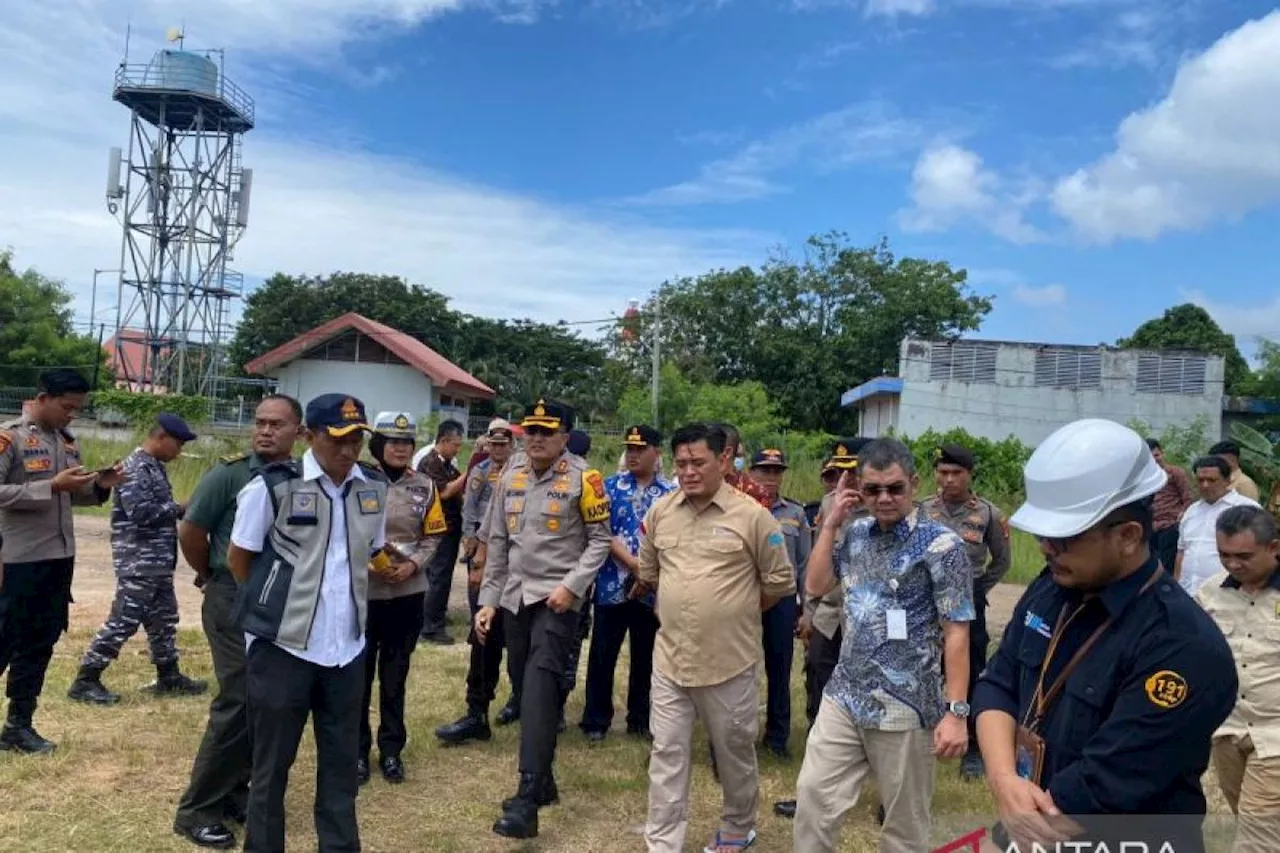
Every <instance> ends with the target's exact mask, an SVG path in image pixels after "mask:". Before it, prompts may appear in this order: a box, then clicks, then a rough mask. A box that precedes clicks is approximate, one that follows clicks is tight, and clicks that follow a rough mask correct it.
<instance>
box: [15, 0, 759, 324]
mask: <svg viewBox="0 0 1280 853" xmlns="http://www.w3.org/2000/svg"><path fill="white" fill-rule="evenodd" d="M534 5H535V4H532V3H523V4H521V3H515V2H489V3H481V2H475V3H471V2H463V0H457V2H441V1H440V0H430V1H429V0H377V2H365V0H325V1H324V2H320V3H315V2H310V0H281V1H280V2H275V0H273V2H271V3H244V2H237V0H214V2H209V3H204V4H202V5H196V4H188V5H186V6H183V7H180V8H179V7H173V8H170V7H169V6H167V5H163V4H161V3H159V0H145V2H135V3H132V4H130V5H127V6H126V4H123V3H121V4H118V6H117V5H115V4H113V5H112V7H111V9H110V13H109V17H108V13H107V12H106V11H104V9H103V6H101V5H93V4H84V3H81V2H77V1H76V0H43V1H42V2H41V3H30V4H28V3H19V4H8V7H7V9H6V13H5V18H6V20H5V26H4V27H3V28H0V55H4V56H6V58H9V59H10V60H11V61H9V62H7V63H6V65H5V67H4V68H3V69H0V198H2V199H4V204H0V246H10V247H12V248H13V249H14V251H15V262H16V263H17V264H18V265H19V266H22V267H27V266H31V267H35V268H37V269H39V270H40V271H42V272H44V273H46V274H49V275H53V276H55V277H59V278H63V279H65V280H66V281H67V282H68V283H69V284H70V285H72V286H73V287H75V288H77V289H78V290H79V291H80V294H81V296H80V299H79V302H78V305H77V307H78V308H79V309H80V310H81V311H84V310H85V309H87V307H88V285H89V279H90V278H91V271H92V270H93V268H95V267H97V268H108V267H115V266H118V264H119V258H120V229H119V226H118V225H117V224H116V222H115V221H114V220H113V219H112V217H111V216H110V215H109V214H108V213H107V211H106V209H105V202H104V198H103V194H104V190H105V184H106V162H107V149H108V148H109V147H110V146H113V145H116V146H118V145H122V144H124V143H126V142H127V141H128V136H127V134H128V113H127V111H126V110H125V109H124V107H122V106H120V105H118V104H115V103H113V102H112V101H111V99H110V97H109V94H107V93H109V91H110V83H111V79H112V74H113V73H114V70H115V66H116V64H117V62H118V61H119V53H120V50H121V47H122V45H123V33H122V32H121V31H120V30H119V29H118V28H117V24H120V23H122V22H123V21H125V20H126V18H127V17H130V16H131V17H132V19H133V20H134V21H138V20H160V21H163V22H165V23H168V22H169V21H174V22H180V21H182V20H183V19H185V21H186V32H187V35H188V36H189V37H190V38H189V40H188V44H189V46H191V45H193V42H194V39H195V37H196V36H197V35H199V36H200V39H199V41H200V43H202V44H205V43H214V44H217V43H222V44H240V45H248V46H249V47H250V48H251V50H250V51H248V52H246V53H244V54H237V55H235V56H234V57H233V56H232V55H230V54H229V55H228V59H227V62H228V73H229V75H230V76H232V77H233V79H236V80H237V82H240V83H241V84H242V85H243V86H244V87H245V88H246V89H248V90H250V91H251V92H252V93H253V94H254V95H256V96H259V105H260V109H259V116H260V122H259V127H258V128H257V129H255V130H253V131H252V132H251V133H249V134H248V135H247V136H246V137H245V145H244V163H245V165H246V166H251V167H253V168H254V170H255V175H254V177H255V180H254V192H253V203H252V211H251V214H250V223H249V229H248V231H247V232H246V233H245V236H244V238H243V240H242V241H241V243H240V244H239V246H238V247H237V249H236V257H235V260H234V263H233V266H234V267H235V268H237V269H238V270H240V271H241V272H243V273H245V274H246V276H247V277H249V278H251V279H252V278H263V277H266V276H269V275H270V274H272V273H273V272H275V271H284V272H288V273H312V274H327V273H330V272H333V271H335V270H340V269H341V270H351V271H367V272H373V273H388V274H396V275H401V276H404V277H405V278H407V279H409V280H411V281H417V282H420V283H423V284H425V285H428V286H431V287H434V288H436V289H438V290H440V291H441V292H443V293H445V294H446V295H449V296H451V297H453V298H454V300H455V305H456V306H457V307H458V308H460V309H462V310H466V311H470V312H473V313H482V314H485V315H488V316H530V317H533V318H535V319H540V320H556V319H567V320H584V319H594V318H600V317H605V316H608V315H610V314H611V313H614V312H616V311H619V310H620V308H621V306H622V305H623V303H624V302H625V300H626V298H628V297H630V296H643V294H644V293H645V292H647V291H648V290H649V289H651V288H652V287H653V286H654V285H656V284H657V283H658V282H660V281H661V280H662V279H664V278H667V277H670V276H673V275H677V274H684V273H697V272H701V271H704V270H706V269H708V268H711V267H716V266H721V265H725V266H732V265H736V264H738V263H743V262H749V261H752V260H755V259H756V257H757V256H758V255H759V254H760V253H762V252H764V251H765V250H766V249H767V247H768V246H769V245H771V244H773V243H775V242H777V240H778V238H777V236H776V235H765V234H760V233H749V232H742V231H717V230H701V231H699V230H677V229H674V228H665V227H662V226H660V225H658V224H655V223H654V222H652V221H649V220H643V219H637V218H634V217H625V216H622V215H620V214H618V213H617V212H616V211H603V210H599V209H583V208H577V207H573V206H569V205H563V204H555V203H549V202H546V201H542V200H539V199H535V198H527V197H522V196H519V195H516V194H513V193H508V192H504V191H501V190H497V189H493V188H489V187H485V186H479V185H476V184H474V183H469V182H466V181H463V180H460V179H458V178H456V177H453V176H450V175H445V174H440V173H438V172H435V171H433V170H431V169H430V168H429V167H426V166H423V165H421V164H417V163H412V162H406V161H403V160H394V159H390V158H384V157H379V156H375V155H373V154H370V153H368V152H367V151H365V150H363V149H362V148H361V147H360V146H359V145H358V144H337V143H334V142H331V141H328V140H327V139H322V138H319V137H310V138H300V137H297V136H293V135H289V132H290V131H292V129H293V128H296V127H298V126H306V125H305V123H303V124H301V125H300V124H298V123H294V124H292V125H286V124H284V123H283V122H281V121H280V120H279V115H280V111H279V110H278V109H277V110H274V111H273V110H264V109H262V108H261V105H262V104H263V102H264V101H267V102H268V103H269V104H272V105H273V106H275V107H277V108H279V107H281V106H282V105H283V106H284V107H285V108H287V109H290V110H297V109H301V108H302V101H303V99H301V98H296V97H293V96H290V95H288V94H281V92H280V91H279V89H278V88H276V87H278V86H280V85H282V84H283V83H285V82H287V81H288V79H289V78H288V75H287V71H288V70H289V69H290V68H295V69H296V67H297V66H296V63H297V62H298V61H300V57H307V59H308V61H310V60H311V59H312V58H314V56H315V55H318V54H320V53H323V52H324V51H337V50H339V49H340V48H341V46H342V45H343V44H344V43H346V42H348V41H350V40H351V39H355V38H365V37H369V38H372V37H375V36H376V35H378V34H380V33H384V32H386V30H387V29H388V28H408V27H412V26H415V25H417V24H420V23H421V22H423V21H426V20H429V19H430V18H431V17H432V16H433V15H438V14H444V13H447V12H450V11H453V10H456V9H459V8H462V7H464V6H475V7H482V8H486V9H489V10H491V11H492V12H493V13H495V14H504V15H505V14H511V13H512V10H513V9H516V8H518V7H520V8H533V7H534ZM161 12H163V14H160V13H161ZM299 21H303V22H304V23H302V24H300V23H299ZM295 29H296V30H297V31H298V32H296V33H295V32H293V30H295ZM54 33H56V34H57V38H52V37H50V36H51V34H54ZM143 41H144V40H143V39H142V37H141V35H140V33H139V32H138V31H136V30H135V32H134V53H135V54H136V55H137V57H139V58H141V57H143V56H149V55H150V52H151V51H152V50H154V49H155V48H157V47H159V46H161V43H158V39H155V38H153V39H150V40H149V43H146V44H144V43H143ZM254 51H257V52H254ZM267 56H270V59H271V62H272V64H271V65H270V66H264V65H261V64H259V63H260V61H261V59H262V58H263V57H267ZM135 61H136V60H135ZM241 69H247V71H245V72H244V73H243V74H242V73H241ZM272 84H274V85H272ZM314 124H315V123H313V125H314ZM102 281H103V283H104V284H105V282H106V279H103V280H102ZM109 289H110V290H111V293H110V294H109V295H108V294H106V293H100V295H99V300H98V307H99V309H100V310H99V319H100V320H104V321H107V322H111V321H113V320H114V312H112V311H107V312H103V311H102V310H101V309H102V307H103V306H104V304H113V303H114V298H115V295H114V287H111V288H109ZM86 313H87V312H86Z"/></svg>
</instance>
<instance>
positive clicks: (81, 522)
mask: <svg viewBox="0 0 1280 853" xmlns="http://www.w3.org/2000/svg"><path fill="white" fill-rule="evenodd" d="M109 534H110V526H109V523H108V520H107V518H106V517H105V516H100V515H78V516H76V548H77V549H78V551H79V553H78V554H77V556H76V576H75V583H74V584H73V586H72V594H73V595H74V596H75V600H76V603H75V606H74V607H73V608H72V610H71V624H72V625H73V626H78V627H83V628H90V629H92V628H96V627H98V626H99V625H101V624H102V621H103V619H105V618H106V615H107V613H108V612H109V611H110V610H111V601H112V599H113V598H114V597H115V591H116V580H115V575H114V574H113V573H112V571H111V541H110V538H109ZM192 577H193V575H192V573H191V567H190V566H188V565H187V561H186V560H183V559H182V558H179V559H178V573H177V591H178V612H179V616H180V617H181V623H180V624H181V625H182V626H183V627H184V628H196V629H199V627H200V601H201V598H200V590H198V589H196V587H195V586H194V585H193V584H192V583H191V579H192ZM1022 590H1023V587H1021V586H1015V585H1012V584H1000V585H999V586H997V587H996V588H995V589H994V590H992V592H991V598H990V602H989V603H988V605H987V626H988V629H989V630H990V633H991V636H992V638H998V637H999V636H1000V633H1001V632H1002V631H1004V626H1005V623H1007V622H1008V621H1009V614H1010V613H1012V612H1013V607H1014V605H1015V604H1017V602H1018V597H1019V596H1021V595H1022ZM449 601H450V604H451V605H452V609H453V611H455V612H454V613H452V614H451V615H455V616H457V617H458V618H459V619H461V620H465V619H466V615H465V609H466V602H467V593H466V575H465V573H463V572H455V573H454V585H453V594H452V595H451V596H450V597H449Z"/></svg>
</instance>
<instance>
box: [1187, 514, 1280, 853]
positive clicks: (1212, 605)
mask: <svg viewBox="0 0 1280 853" xmlns="http://www.w3.org/2000/svg"><path fill="white" fill-rule="evenodd" d="M1217 535H1218V554H1219V556H1220V557H1221V559H1222V565H1223V567H1224V568H1225V569H1226V572H1222V573H1219V574H1218V576H1217V577H1215V578H1211V579H1210V580H1208V581H1206V582H1205V583H1204V584H1202V585H1201V587H1200V589H1199V591H1198V592H1197V593H1196V600H1197V601H1199V602H1200V605H1201V606H1202V607H1204V609H1205V611H1206V612H1208V614H1209V615H1210V616H1212V617H1213V620H1214V622H1216V623H1217V624H1218V627H1219V628H1221V629H1222V633H1223V634H1224V635H1225V636H1226V638H1227V642H1228V643H1230V645H1231V654H1232V657H1234V658H1235V661H1236V674H1237V678H1238V679H1239V681H1240V696H1239V698H1238V699H1237V700H1236V706H1235V709H1234V710H1233V711H1232V712H1231V716H1229V717H1227V720H1226V722H1224V723H1223V724H1222V725H1221V726H1219V727H1218V730H1217V731H1216V732H1215V733H1214V736H1213V765H1214V769H1215V770H1216V771H1217V774H1218V784H1219V786H1220V787H1221V788H1222V793H1223V796H1225V797H1226V798H1227V803H1228V804H1229V805H1230V806H1231V811H1232V812H1234V813H1235V814H1236V816H1237V817H1238V818H1239V819H1240V822H1239V824H1238V826H1237V828H1236V840H1235V846H1234V847H1233V848H1232V851H1233V853H1264V851H1266V853H1274V851H1276V850H1280V571H1278V570H1277V560H1278V559H1280V536H1278V535H1277V530H1276V521H1275V519H1274V518H1272V517H1271V515H1270V513H1268V512H1267V511H1266V510H1264V509H1262V508H1260V507H1257V506H1251V505H1245V506H1235V507H1231V508H1230V509H1228V510H1227V511H1226V512H1224V513H1223V514H1222V515H1220V516H1219V517H1218V522H1217Z"/></svg>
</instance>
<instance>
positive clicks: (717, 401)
mask: <svg viewBox="0 0 1280 853" xmlns="http://www.w3.org/2000/svg"><path fill="white" fill-rule="evenodd" d="M618 416H619V418H621V419H622V422H623V423H626V424H652V423H653V396H652V389H651V387H650V386H649V385H635V386H632V387H631V388H628V389H627V390H626V391H625V392H624V393H623V395H622V399H621V400H620V401H619V402H618ZM658 420H659V424H658V426H659V428H660V429H661V430H662V431H663V432H664V433H666V434H668V435H670V433H671V432H672V430H674V429H676V428H678V427H681V426H683V425H685V424H688V423H694V422H697V421H717V422H723V423H731V424H733V425H734V426H735V427H737V428H738V432H739V433H741V434H742V441H743V443H744V444H745V445H746V446H747V447H750V448H753V449H759V447H760V442H761V441H763V440H764V439H765V438H766V437H768V436H772V435H775V434H776V433H777V432H778V430H780V429H781V428H782V426H783V424H784V422H785V421H784V419H783V418H782V416H781V415H780V414H779V412H778V407H777V405H776V404H775V403H774V402H773V401H772V400H770V399H769V393H768V391H766V390H765V387H764V385H763V384H762V383H760V382H756V381H755V380H745V381H743V382H734V383H727V384H712V383H709V382H702V381H698V380H694V379H690V378H689V377H688V376H686V375H685V373H684V372H683V371H681V370H680V368H679V367H678V366H676V365H675V364H673V363H669V362H668V363H664V364H663V365H662V371H661V374H660V382H659V385H658Z"/></svg>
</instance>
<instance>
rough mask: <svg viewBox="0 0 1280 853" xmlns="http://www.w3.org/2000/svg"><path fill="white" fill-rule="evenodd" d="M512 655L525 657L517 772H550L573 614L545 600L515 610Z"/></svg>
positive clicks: (510, 630)
mask: <svg viewBox="0 0 1280 853" xmlns="http://www.w3.org/2000/svg"><path fill="white" fill-rule="evenodd" d="M507 628H508V630H507V641H508V643H510V646H511V653H512V654H513V655H515V656H517V657H519V658H520V659H521V660H523V661H524V689H523V690H522V691H521V693H520V772H521V773H550V772H551V768H552V765H553V764H554V762H555V756H556V735H557V733H558V731H557V730H558V728H559V726H560V709H561V707H562V703H563V702H564V697H565V695H566V694H565V683H564V669H565V666H566V664H567V662H568V660H569V655H570V653H571V651H572V646H573V643H574V642H575V638H576V632H577V630H578V614H577V613H575V612H574V611H572V610H566V611H565V612H564V613H556V612H555V611H553V610H552V609H551V608H549V607H547V604H546V602H545V601H539V602H537V603H535V604H532V605H525V606H522V607H521V608H520V612H519V613H518V614H516V618H515V619H512V620H510V623H509V624H508V626H507Z"/></svg>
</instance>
